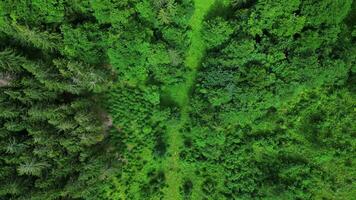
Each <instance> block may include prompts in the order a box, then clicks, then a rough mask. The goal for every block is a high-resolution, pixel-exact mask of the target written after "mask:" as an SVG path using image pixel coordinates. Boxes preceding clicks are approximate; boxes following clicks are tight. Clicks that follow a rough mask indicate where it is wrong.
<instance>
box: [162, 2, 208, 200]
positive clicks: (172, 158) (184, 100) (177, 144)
mask: <svg viewBox="0 0 356 200" xmlns="http://www.w3.org/2000/svg"><path fill="white" fill-rule="evenodd" d="M194 2H195V11H194V15H193V17H192V19H191V21H190V25H191V28H192V32H191V46H190V48H189V50H188V52H187V54H186V55H187V57H186V59H185V66H186V67H188V68H189V70H188V73H187V75H186V81H185V82H184V83H183V84H180V85H176V86H174V87H172V88H170V94H171V97H172V98H173V99H174V100H175V101H176V102H177V103H178V105H179V107H180V118H179V119H178V120H172V121H171V122H169V123H168V128H167V137H168V140H167V143H168V151H167V152H168V155H169V156H168V157H167V159H166V160H165V161H164V162H163V168H164V171H165V173H166V183H167V187H166V188H165V189H164V191H163V192H164V199H167V200H177V199H183V198H182V197H181V192H180V190H181V187H182V185H183V184H184V178H186V177H187V178H188V177H189V179H190V180H191V181H192V182H193V185H194V184H198V183H197V182H198V180H196V181H194V178H193V177H192V176H194V166H190V165H189V164H188V163H184V162H183V161H181V160H180V158H179V154H180V150H181V149H182V145H183V137H182V129H183V127H184V125H185V124H186V123H188V122H189V96H190V91H191V89H192V87H193V86H194V83H195V79H196V76H197V72H198V68H199V66H200V63H201V60H202V58H203V56H204V54H205V45H204V40H203V37H202V31H201V30H202V27H203V19H204V16H205V15H206V14H207V13H208V11H209V8H210V7H211V6H212V5H213V3H214V2H215V0H194ZM192 195H193V196H192V197H194V196H195V195H197V192H195V191H194V189H193V191H192Z"/></svg>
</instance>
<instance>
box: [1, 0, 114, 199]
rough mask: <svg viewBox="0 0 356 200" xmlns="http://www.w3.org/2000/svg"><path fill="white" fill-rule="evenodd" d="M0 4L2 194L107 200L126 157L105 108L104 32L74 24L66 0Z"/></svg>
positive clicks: (7, 196)
mask: <svg viewBox="0 0 356 200" xmlns="http://www.w3.org/2000/svg"><path fill="white" fill-rule="evenodd" d="M0 10H1V16H0V39H1V45H0V75H1V76H0V77H1V78H0V79H1V85H0V105H1V106H0V110H1V113H0V127H1V128H0V141H1V142H0V154H1V157H0V168H1V170H0V171H1V172H0V199H33V200H35V199H38V200H43V199H46V200H47V199H48V200H50V199H101V198H102V197H103V194H105V187H106V185H110V182H108V180H111V178H112V177H113V176H112V174H113V173H114V172H115V170H114V169H115V168H116V169H119V168H118V166H119V164H120V161H117V160H116V159H115V155H114V154H112V153H109V152H112V149H110V148H111V147H110V146H111V145H110V143H108V139H109V138H110V136H109V134H108V133H107V127H105V123H104V122H105V119H104V118H103V117H102V116H103V115H104V114H101V113H105V112H104V110H103V108H102V107H103V103H104V102H101V101H103V98H102V97H103V93H104V92H107V91H109V88H110V87H111V84H112V81H111V69H110V68H108V67H107V66H105V65H104V63H105V62H106V61H107V59H105V57H104V58H103V56H101V55H100V54H102V55H103V54H104V53H103V50H102V49H100V48H99V47H100V43H99V42H98V40H101V39H102V38H103V37H104V36H101V35H100V33H101V32H100V31H99V32H98V34H96V33H95V32H94V31H98V27H97V25H93V24H89V23H88V25H83V28H73V26H76V25H75V24H73V23H71V22H70V21H68V18H69V16H67V14H69V13H65V12H64V2H63V1H58V2H56V3H54V2H49V1H16V3H14V2H13V1H2V2H1V3H0ZM68 10H70V9H68ZM98 46H99V47H98ZM105 154H108V155H105ZM114 159H115V160H116V161H115V160H114Z"/></svg>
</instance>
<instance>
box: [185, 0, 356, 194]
mask: <svg viewBox="0 0 356 200" xmlns="http://www.w3.org/2000/svg"><path fill="white" fill-rule="evenodd" d="M351 4H352V1H348V0H345V1H307V0H306V1H299V0H297V1H268V0H266V1H258V2H256V1H245V2H238V3H236V2H235V3H232V4H231V5H230V6H228V7H220V9H223V8H224V9H226V12H225V13H224V14H219V13H212V14H211V16H209V18H207V21H206V26H205V28H204V31H205V33H204V34H205V38H207V39H206V40H207V44H208V45H209V46H208V47H209V50H208V54H207V56H206V59H205V61H204V62H203V64H202V68H201V70H200V73H199V78H198V83H197V87H196V89H195V91H194V93H193V101H192V103H191V106H192V116H193V117H192V120H191V123H190V124H187V129H188V128H189V129H191V130H192V131H190V132H187V133H185V149H184V150H183V152H182V157H183V159H184V160H186V161H187V162H191V163H196V162H198V163H199V164H196V166H198V167H197V173H198V172H199V176H200V177H201V179H203V180H204V181H203V184H202V185H201V186H200V187H201V188H200V189H201V190H202V192H203V194H204V195H205V196H204V197H203V198H202V199H261V198H262V199H352V198H353V196H355V194H356V193H355V191H356V189H355V188H356V186H355V185H354V183H353V181H352V179H353V178H352V177H355V173H356V171H355V169H354V168H355V165H354V163H353V162H354V156H353V152H354V150H355V144H356V143H355V138H354V134H353V133H354V132H355V131H356V127H355V125H354V123H353V122H354V121H355V120H356V115H355V112H354V107H355V101H356V100H355V98H356V97H355V93H354V89H353V88H354V87H355V85H354V81H353V80H354V70H353V69H352V68H353V67H352V66H355V64H356V63H355V50H356V49H355V40H354V39H355V38H352V36H351V32H352V28H353V25H354V21H352V20H349V19H348V17H349V13H351ZM217 6H219V5H218V4H217ZM326 8H327V9H326ZM333 10H334V11H333ZM336 10H338V11H336ZM226 13H228V14H226ZM345 21H352V22H351V23H345ZM232 28H233V29H232ZM231 30H233V31H231ZM217 36H219V37H217ZM212 169H214V170H212ZM192 187H195V186H194V185H193V186H192Z"/></svg>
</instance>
